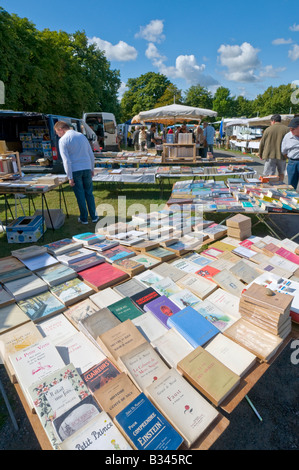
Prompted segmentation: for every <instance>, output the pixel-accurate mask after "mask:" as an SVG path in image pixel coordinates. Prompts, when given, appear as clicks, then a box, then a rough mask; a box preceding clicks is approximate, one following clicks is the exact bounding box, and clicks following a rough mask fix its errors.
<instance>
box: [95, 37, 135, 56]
mask: <svg viewBox="0 0 299 470" xmlns="http://www.w3.org/2000/svg"><path fill="white" fill-rule="evenodd" d="M89 43H94V44H95V45H96V47H97V48H98V49H100V50H101V51H104V52H105V55H106V57H107V59H108V60H114V61H117V62H128V61H130V60H136V58H137V51H136V49H135V47H133V46H129V44H127V43H126V42H124V41H119V42H118V43H117V44H115V45H113V44H111V42H108V41H104V39H100V38H97V37H93V38H90V39H89Z"/></svg>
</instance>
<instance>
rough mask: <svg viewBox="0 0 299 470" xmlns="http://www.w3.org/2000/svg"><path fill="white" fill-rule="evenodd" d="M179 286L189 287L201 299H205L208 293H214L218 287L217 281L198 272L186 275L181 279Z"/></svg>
mask: <svg viewBox="0 0 299 470" xmlns="http://www.w3.org/2000/svg"><path fill="white" fill-rule="evenodd" d="M177 284H178V286H179V287H181V288H182V289H189V290H190V291H191V292H193V294H195V295H197V296H198V297H199V298H200V299H201V300H204V299H205V298H206V297H208V295H210V294H212V293H213V292H214V291H215V290H216V289H217V284H216V283H215V282H212V281H209V280H208V279H203V278H201V277H199V276H198V275H197V274H191V273H189V274H186V276H184V277H182V278H181V279H179V281H178V282H177Z"/></svg>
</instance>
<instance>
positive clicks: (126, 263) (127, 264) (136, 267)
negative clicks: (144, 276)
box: [112, 258, 145, 276]
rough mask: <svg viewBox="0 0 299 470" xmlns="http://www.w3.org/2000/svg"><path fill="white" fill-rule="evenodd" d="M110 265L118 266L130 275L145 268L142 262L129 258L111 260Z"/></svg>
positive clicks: (138, 272)
mask: <svg viewBox="0 0 299 470" xmlns="http://www.w3.org/2000/svg"><path fill="white" fill-rule="evenodd" d="M112 266H114V267H115V268H119V269H121V270H122V271H124V272H125V273H128V274H129V275H130V276H135V275H136V274H140V273H142V272H143V271H144V270H145V267H144V264H142V263H137V262H136V261H133V260H132V259H130V258H123V259H118V260H115V261H113V262H112Z"/></svg>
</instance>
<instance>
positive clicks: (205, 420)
mask: <svg viewBox="0 0 299 470" xmlns="http://www.w3.org/2000/svg"><path fill="white" fill-rule="evenodd" d="M145 394H146V395H147V396H148V397H149V398H150V399H151V401H152V402H153V404H154V405H155V406H156V407H157V408H158V409H159V411H160V412H161V413H163V415H164V416H165V417H166V418H167V419H168V421H169V422H170V423H171V424H172V426H173V427H174V428H175V429H176V430H177V432H178V433H179V434H180V435H181V436H182V437H183V438H184V442H185V445H186V446H187V447H188V448H190V447H191V446H192V444H194V442H195V441H196V440H197V439H198V438H199V437H200V436H201V435H202V434H203V433H204V432H205V431H206V430H207V429H208V428H209V426H210V425H211V424H212V423H213V422H214V420H215V419H216V418H217V417H218V415H219V413H218V411H217V410H216V409H215V408H214V407H213V406H212V405H211V404H210V403H209V402H208V401H207V400H206V399H205V398H203V397H202V396H201V395H200V393H198V392H197V391H196V390H195V389H194V388H193V387H192V386H191V385H190V384H189V383H188V382H187V380H185V379H184V377H182V376H181V375H180V374H179V373H178V372H177V371H176V370H175V369H170V370H169V371H168V372H167V373H166V374H164V375H163V376H162V377H161V378H160V379H158V380H157V381H156V382H154V383H153V384H152V385H150V386H149V387H147V389H146V391H145Z"/></svg>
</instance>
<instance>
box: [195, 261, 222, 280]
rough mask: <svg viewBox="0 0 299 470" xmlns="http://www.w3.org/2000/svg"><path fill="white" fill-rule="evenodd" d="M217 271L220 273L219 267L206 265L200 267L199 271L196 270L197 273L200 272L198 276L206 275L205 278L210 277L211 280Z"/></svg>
mask: <svg viewBox="0 0 299 470" xmlns="http://www.w3.org/2000/svg"><path fill="white" fill-rule="evenodd" d="M217 273H220V270H219V269H216V268H213V267H212V266H209V265H206V266H203V267H202V268H200V269H199V270H198V271H196V273H195V274H198V276H201V277H204V278H205V279H208V280H209V281H213V276H215V274H217ZM213 282H215V281H213Z"/></svg>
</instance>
